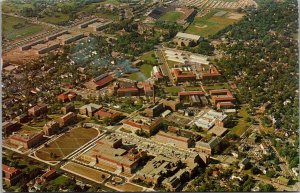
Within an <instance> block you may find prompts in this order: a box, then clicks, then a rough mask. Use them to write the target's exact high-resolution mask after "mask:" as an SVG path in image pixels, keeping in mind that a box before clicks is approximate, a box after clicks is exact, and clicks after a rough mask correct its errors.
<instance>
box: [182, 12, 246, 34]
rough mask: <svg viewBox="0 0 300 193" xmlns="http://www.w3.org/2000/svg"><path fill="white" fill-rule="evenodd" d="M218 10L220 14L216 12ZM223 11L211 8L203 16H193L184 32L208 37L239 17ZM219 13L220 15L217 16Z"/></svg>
mask: <svg viewBox="0 0 300 193" xmlns="http://www.w3.org/2000/svg"><path fill="white" fill-rule="evenodd" d="M219 12H220V14H218V13H219ZM221 12H224V11H217V10H213V11H211V12H209V13H208V14H206V15H205V16H203V17H195V19H194V21H193V22H192V24H191V25H190V26H189V27H188V28H187V29H186V31H185V32H186V33H190V34H195V35H200V36H203V37H208V36H210V35H214V34H216V33H217V32H218V31H220V30H222V29H223V28H225V27H226V26H228V25H231V24H233V23H234V22H236V21H238V20H239V19H240V18H241V17H233V14H232V13H226V14H221ZM218 15H221V16H218Z"/></svg>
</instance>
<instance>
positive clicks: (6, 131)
mask: <svg viewBox="0 0 300 193" xmlns="http://www.w3.org/2000/svg"><path fill="white" fill-rule="evenodd" d="M21 126H22V125H21V124H20V123H18V122H17V121H5V122H3V123H2V135H3V136H4V137H8V136H9V135H11V134H12V133H13V132H15V131H18V130H20V129H21Z"/></svg>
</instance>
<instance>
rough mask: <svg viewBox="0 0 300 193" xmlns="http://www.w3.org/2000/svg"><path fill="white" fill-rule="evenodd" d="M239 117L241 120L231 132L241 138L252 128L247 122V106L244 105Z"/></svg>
mask: <svg viewBox="0 0 300 193" xmlns="http://www.w3.org/2000/svg"><path fill="white" fill-rule="evenodd" d="M238 116H239V117H240V119H239V120H238V124H237V125H236V126H234V127H233V128H232V129H231V131H230V132H231V133H233V134H236V135H238V136H241V135H242V134H243V133H244V132H245V131H246V130H247V128H248V127H249V126H250V124H249V123H248V122H247V120H246V119H247V117H249V114H248V113H247V111H246V106H245V105H243V106H242V107H241V109H240V110H239V112H238Z"/></svg>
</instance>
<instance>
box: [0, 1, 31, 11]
mask: <svg viewBox="0 0 300 193" xmlns="http://www.w3.org/2000/svg"><path fill="white" fill-rule="evenodd" d="M25 7H28V8H33V4H32V3H30V2H29V3H27V2H26V3H25V2H21V1H19V2H13V1H3V2H2V12H3V13H18V12H19V11H21V9H22V8H25Z"/></svg>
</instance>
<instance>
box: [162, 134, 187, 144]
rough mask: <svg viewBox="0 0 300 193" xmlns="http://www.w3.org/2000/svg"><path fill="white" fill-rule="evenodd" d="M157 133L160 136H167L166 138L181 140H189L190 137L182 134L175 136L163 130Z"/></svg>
mask: <svg viewBox="0 0 300 193" xmlns="http://www.w3.org/2000/svg"><path fill="white" fill-rule="evenodd" d="M157 135H159V136H162V137H166V138H169V139H174V140H176V141H181V142H187V141H188V139H187V138H184V137H180V136H178V137H177V136H174V135H170V134H167V133H165V134H164V133H162V132H158V133H157Z"/></svg>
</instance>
